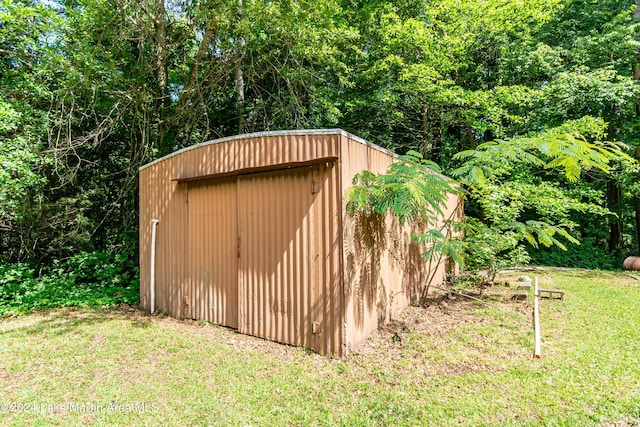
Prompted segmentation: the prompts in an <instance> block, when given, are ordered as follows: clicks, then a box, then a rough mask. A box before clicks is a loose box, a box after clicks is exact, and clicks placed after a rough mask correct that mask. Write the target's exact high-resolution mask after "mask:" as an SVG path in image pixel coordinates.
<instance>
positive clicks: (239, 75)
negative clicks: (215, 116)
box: [236, 0, 245, 134]
mask: <svg viewBox="0 0 640 427" xmlns="http://www.w3.org/2000/svg"><path fill="white" fill-rule="evenodd" d="M241 16H242V0H238V21H240V18H241ZM243 45H244V38H243V37H242V36H238V39H237V40H236V54H237V55H238V67H237V68H236V104H237V114H238V134H243V133H244V131H245V121H244V73H243V72H242V53H241V50H242V47H243Z"/></svg>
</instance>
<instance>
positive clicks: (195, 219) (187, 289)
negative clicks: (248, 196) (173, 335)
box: [183, 177, 238, 328]
mask: <svg viewBox="0 0 640 427" xmlns="http://www.w3.org/2000/svg"><path fill="white" fill-rule="evenodd" d="M188 191H189V195H188V203H189V217H188V224H187V228H188V232H187V236H188V255H187V256H188V259H189V272H190V273H189V277H188V278H187V280H184V281H183V283H184V285H185V286H184V289H183V295H184V298H183V299H184V310H183V316H184V317H188V318H193V319H203V320H206V321H208V322H215V323H219V324H221V325H225V326H230V327H232V328H237V327H238V232H237V228H238V227H237V222H238V210H237V202H236V195H237V185H236V177H232V178H222V179H217V180H214V181H201V182H195V183H190V184H188Z"/></svg>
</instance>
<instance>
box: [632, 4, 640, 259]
mask: <svg viewBox="0 0 640 427" xmlns="http://www.w3.org/2000/svg"><path fill="white" fill-rule="evenodd" d="M633 17H634V18H635V19H637V20H639V21H640V0H636V8H635V9H634V11H633ZM632 71H633V79H634V80H640V49H637V50H636V54H635V55H634V58H633V65H632ZM636 116H638V118H640V101H637V102H636ZM635 157H636V160H639V161H640V147H636V151H635ZM633 205H634V209H635V214H636V215H635V216H636V241H637V245H638V252H640V196H637V195H636V196H635V197H634V199H633Z"/></svg>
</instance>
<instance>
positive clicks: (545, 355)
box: [0, 271, 640, 426]
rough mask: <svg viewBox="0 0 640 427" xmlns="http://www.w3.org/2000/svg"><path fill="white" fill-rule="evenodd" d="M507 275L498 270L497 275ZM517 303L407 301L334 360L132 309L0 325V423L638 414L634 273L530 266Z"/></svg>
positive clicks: (576, 419)
mask: <svg viewBox="0 0 640 427" xmlns="http://www.w3.org/2000/svg"><path fill="white" fill-rule="evenodd" d="M512 276H513V275H512ZM540 280H541V285H542V286H544V287H555V288H560V289H564V290H565V291H566V297H565V299H564V300H563V301H559V300H554V301H549V300H542V302H541V304H540V308H541V324H542V330H543V335H542V359H540V360H535V359H533V358H532V354H533V331H532V326H531V324H532V321H531V309H532V304H531V303H530V302H524V303H523V302H511V301H509V300H508V298H507V296H508V295H507V291H505V290H501V289H495V290H493V291H490V293H489V295H488V297H489V301H490V305H485V304H481V303H478V302H474V301H468V300H466V301H463V300H453V301H450V300H447V301H446V302H445V303H443V304H438V305H432V306H431V307H429V308H427V309H418V308H410V309H408V310H406V311H405V313H404V314H403V320H404V321H406V322H407V324H408V331H407V332H405V334H404V338H403V340H402V342H401V343H397V342H393V341H392V340H391V336H392V332H393V329H387V330H385V331H381V332H379V333H377V334H375V335H374V336H373V337H372V338H371V339H370V340H368V341H367V342H366V343H365V345H364V346H363V347H362V349H361V350H360V351H359V352H358V353H357V354H354V355H352V356H350V357H349V358H347V359H345V360H336V359H330V358H325V357H322V356H319V355H316V354H313V353H309V352H307V351H305V350H304V349H299V348H294V347H290V346H284V345H280V344H276V343H272V342H268V341H265V340H261V339H258V338H254V337H247V336H243V335H240V334H237V333H235V332H234V331H232V330H228V329H225V328H221V327H217V326H214V325H210V324H205V323H198V322H185V321H179V320H174V319H169V318H165V317H158V316H153V317H151V316H148V315H145V314H144V313H142V312H139V311H135V310H125V309H116V310H106V309H105V310H90V309H82V310H73V309H60V310H54V311H51V312H47V313H40V314H31V315H26V316H22V317H16V318H5V319H2V320H0V402H1V403H2V413H0V425H64V426H68V425H88V424H89V425H90V424H93V425H167V426H188V425H220V426H234V425H238V426H244V425H252V426H264V425H274V426H282V425H285V426H286V425H301V426H307V425H357V426H378V425H380V426H382V425H393V426H396V425H406V426H414V425H469V426H477V425H536V426H537V425H553V426H556V425H567V426H583V425H607V426H627V425H636V426H637V425H640V281H638V280H635V279H633V278H631V277H629V276H625V275H622V274H618V275H616V274H610V273H596V272H584V271H567V272H564V271H563V272H544V273H540Z"/></svg>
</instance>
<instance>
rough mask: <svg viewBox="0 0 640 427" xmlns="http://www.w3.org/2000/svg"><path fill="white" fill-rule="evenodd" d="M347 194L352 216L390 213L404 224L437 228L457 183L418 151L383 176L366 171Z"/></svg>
mask: <svg viewBox="0 0 640 427" xmlns="http://www.w3.org/2000/svg"><path fill="white" fill-rule="evenodd" d="M353 184H354V185H353V186H352V187H350V188H349V189H348V190H347V193H346V194H345V199H346V200H347V211H348V212H349V213H352V214H353V213H356V212H359V213H363V214H365V215H367V214H369V213H370V212H377V213H379V214H381V215H385V214H386V213H387V212H390V213H391V214H392V215H394V216H395V217H396V218H398V220H399V221H400V223H401V224H404V223H406V222H414V221H418V220H426V221H427V222H428V223H431V224H434V223H435V222H436V221H437V220H438V219H439V218H442V217H443V216H444V210H443V209H444V207H445V206H446V202H447V200H448V197H449V195H450V194H454V193H456V191H457V190H456V188H455V187H454V185H455V184H454V183H453V182H452V181H451V180H450V179H448V178H446V177H444V176H443V175H441V174H440V168H439V167H438V165H436V164H435V163H433V162H430V161H428V160H425V159H424V158H423V157H422V155H421V154H420V153H418V152H416V151H409V152H408V153H407V154H406V155H403V156H399V157H398V159H397V161H396V162H394V163H393V164H392V165H391V166H389V169H388V172H387V173H384V174H373V173H371V172H369V171H364V172H362V173H359V174H357V175H356V176H355V177H354V179H353Z"/></svg>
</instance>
